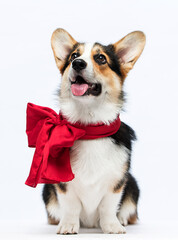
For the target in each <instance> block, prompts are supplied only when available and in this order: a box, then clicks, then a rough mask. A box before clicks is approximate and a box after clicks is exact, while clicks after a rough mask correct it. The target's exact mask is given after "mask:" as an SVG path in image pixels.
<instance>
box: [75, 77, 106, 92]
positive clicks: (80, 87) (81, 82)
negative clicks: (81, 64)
mask: <svg viewBox="0 0 178 240" xmlns="http://www.w3.org/2000/svg"><path fill="white" fill-rule="evenodd" d="M71 91H72V93H73V95H74V96H87V95H93V96H98V95H100V93H101V84H100V83H88V82H87V81H85V79H83V77H81V76H77V77H76V79H75V82H71Z"/></svg>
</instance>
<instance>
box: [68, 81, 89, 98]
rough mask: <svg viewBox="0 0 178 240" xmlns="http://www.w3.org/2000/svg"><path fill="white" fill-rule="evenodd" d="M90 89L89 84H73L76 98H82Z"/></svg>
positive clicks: (72, 88)
mask: <svg viewBox="0 0 178 240" xmlns="http://www.w3.org/2000/svg"><path fill="white" fill-rule="evenodd" d="M87 89H88V84H86V83H85V84H76V83H74V84H72V85H71V90H72V93H73V94H74V95H75V96H82V95H83V94H84V93H86V91H87Z"/></svg>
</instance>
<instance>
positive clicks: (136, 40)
mask: <svg viewBox="0 0 178 240" xmlns="http://www.w3.org/2000/svg"><path fill="white" fill-rule="evenodd" d="M145 41H146V37H145V34H144V33H143V32H141V31H135V32H131V33H129V34H128V35H126V36H125V37H124V38H122V39H121V40H120V41H118V42H116V43H115V44H113V46H114V49H115V52H116V55H117V57H118V61H119V64H120V67H121V72H122V74H123V76H124V78H125V77H126V76H127V73H128V72H129V71H130V70H131V69H132V68H133V66H134V64H135V62H136V61H137V59H138V58H139V56H140V55H141V53H142V51H143V49H144V46H145Z"/></svg>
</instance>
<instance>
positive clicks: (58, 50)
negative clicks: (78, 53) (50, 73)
mask: <svg viewBox="0 0 178 240" xmlns="http://www.w3.org/2000/svg"><path fill="white" fill-rule="evenodd" d="M76 43H77V42H76V41H75V39H73V37H72V36H71V35H70V34H69V33H68V32H67V31H65V30H64V29H62V28H58V29H56V30H55V31H54V32H53V34H52V37H51V46H52V49H53V53H54V57H55V60H56V64H57V67H58V68H59V70H60V71H62V68H63V66H64V64H65V60H66V58H67V56H68V55H69V53H70V52H71V50H72V49H73V46H74V45H75V44H76Z"/></svg>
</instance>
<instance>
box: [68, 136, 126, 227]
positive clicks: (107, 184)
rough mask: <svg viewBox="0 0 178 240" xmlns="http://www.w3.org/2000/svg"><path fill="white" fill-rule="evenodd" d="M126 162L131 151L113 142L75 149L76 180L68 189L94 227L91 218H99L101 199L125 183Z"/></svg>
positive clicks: (80, 145)
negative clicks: (75, 195)
mask: <svg viewBox="0 0 178 240" xmlns="http://www.w3.org/2000/svg"><path fill="white" fill-rule="evenodd" d="M127 159H128V150H127V149H126V148H125V147H124V146H118V145H116V144H114V143H113V141H112V139H111V138H102V139H97V140H79V141H76V142H75V144H74V146H73V147H72V149H71V166H72V170H73V172H74V174H75V179H74V180H73V181H71V182H70V183H69V185H70V188H72V189H73V190H74V191H75V193H76V194H77V196H78V198H79V199H80V201H81V203H82V206H83V209H82V214H83V215H85V217H84V218H85V219H86V218H88V219H90V221H91V222H92V223H91V225H93V221H95V220H94V219H93V220H92V218H97V208H98V206H99V204H100V202H101V200H102V198H103V197H104V196H105V194H106V193H107V192H108V191H109V190H110V191H111V190H112V188H113V186H114V184H116V183H117V181H119V180H120V179H122V177H123V174H124V166H125V164H126V162H127ZM88 221H89V220H87V222H88ZM87 225H88V226H89V225H90V223H89V222H88V224H87Z"/></svg>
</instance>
